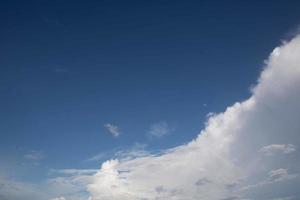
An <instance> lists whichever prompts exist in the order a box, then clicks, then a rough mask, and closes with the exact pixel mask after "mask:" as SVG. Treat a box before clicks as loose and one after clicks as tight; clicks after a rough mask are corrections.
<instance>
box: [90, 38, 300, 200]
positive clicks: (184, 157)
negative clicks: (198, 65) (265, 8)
mask: <svg viewBox="0 0 300 200" xmlns="http://www.w3.org/2000/svg"><path fill="white" fill-rule="evenodd" d="M299 119H300V36H298V37H296V38H294V39H293V40H292V41H290V42H288V43H285V44H284V45H283V46H281V47H278V48H276V49H275V50H274V51H273V53H272V54H271V55H270V57H269V59H268V61H267V62H266V67H265V69H264V70H263V72H262V74H261V76H260V78H259V80H258V84H257V85H256V86H255V87H254V89H253V92H252V95H251V97H249V98H248V99H247V100H245V101H243V102H237V103H235V104H234V105H232V106H230V107H228V108H227V109H226V111H225V112H223V113H220V114H215V115H212V116H210V117H209V119H208V121H207V123H206V127H205V129H204V130H202V131H201V133H200V134H199V136H198V137H197V138H196V139H194V140H193V141H191V142H190V143H188V144H186V145H182V146H178V147H176V148H173V149H170V150H167V151H165V152H164V153H163V154H162V155H152V154H150V155H146V156H143V157H138V158H132V159H125V160H122V159H113V160H109V161H106V162H104V163H103V164H102V167H101V169H100V170H99V171H98V172H97V173H96V174H95V175H94V176H93V178H92V182H91V184H89V185H88V191H89V193H90V198H91V200H141V199H143V200H165V199H168V200H195V199H201V200H215V199H223V200H225V199H254V200H255V199H259V200H261V199H276V198H277V199H280V198H281V199H284V198H290V197H292V198H294V197H295V198H296V199H299V198H300V192H299V191H298V189H297V185H299V184H300V179H299V176H297V174H298V173H299V172H300V154H299V152H298V151H296V150H295V148H294V146H289V145H283V146H276V145H275V146H274V145H273V146H270V144H293V145H295V146H299V145H300V135H299V134H300V123H299ZM268 146H269V147H268ZM261 147H266V148H263V149H264V150H262V148H261ZM282 147H283V148H282ZM266 149H267V150H266ZM278 149H280V150H278ZM291 149H294V150H291ZM261 151H263V152H265V151H267V152H272V153H273V152H274V151H280V152H283V155H282V156H280V157H278V156H268V157H261V156H260V153H261ZM292 151H293V154H292V155H293V156H287V153H291V152H292ZM274 169H277V170H274ZM288 171H291V174H290V173H288ZM291 175H293V176H291ZM287 177H290V178H287ZM279 180H280V181H279ZM262 183H263V184H262ZM258 186H259V187H258Z"/></svg>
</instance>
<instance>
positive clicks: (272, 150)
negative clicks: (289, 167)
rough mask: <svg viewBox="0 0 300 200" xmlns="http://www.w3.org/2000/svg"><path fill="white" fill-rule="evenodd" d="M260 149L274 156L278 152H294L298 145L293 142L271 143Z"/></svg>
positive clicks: (265, 153) (267, 154)
mask: <svg viewBox="0 0 300 200" xmlns="http://www.w3.org/2000/svg"><path fill="white" fill-rule="evenodd" d="M259 151H260V152H261V153H263V154H264V155H266V156H272V155H275V154H278V153H284V154H290V153H293V152H294V151H296V147H295V146H294V145H292V144H271V145H268V146H264V147H262V148H261V149H260V150H259Z"/></svg>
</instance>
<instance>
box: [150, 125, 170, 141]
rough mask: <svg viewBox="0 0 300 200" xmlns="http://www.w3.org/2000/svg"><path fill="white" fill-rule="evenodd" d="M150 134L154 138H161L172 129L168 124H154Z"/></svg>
mask: <svg viewBox="0 0 300 200" xmlns="http://www.w3.org/2000/svg"><path fill="white" fill-rule="evenodd" d="M148 133H149V134H150V136H152V137H156V138H161V137H163V136H165V135H167V134H169V133H170V128H169V125H168V124H167V122H159V123H156V124H152V125H151V126H150V129H149V131H148Z"/></svg>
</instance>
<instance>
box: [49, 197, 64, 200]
mask: <svg viewBox="0 0 300 200" xmlns="http://www.w3.org/2000/svg"><path fill="white" fill-rule="evenodd" d="M50 200H66V198H65V197H57V198H53V199H50Z"/></svg>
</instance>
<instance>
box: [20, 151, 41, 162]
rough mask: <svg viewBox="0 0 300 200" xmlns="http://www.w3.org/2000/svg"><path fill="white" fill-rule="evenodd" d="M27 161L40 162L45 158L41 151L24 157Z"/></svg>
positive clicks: (32, 152)
mask: <svg viewBox="0 0 300 200" xmlns="http://www.w3.org/2000/svg"><path fill="white" fill-rule="evenodd" d="M24 158H25V159H26V160H32V161H39V160H42V159H43V158H44V155H43V153H42V152H41V151H31V152H29V153H27V154H25V155H24Z"/></svg>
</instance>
